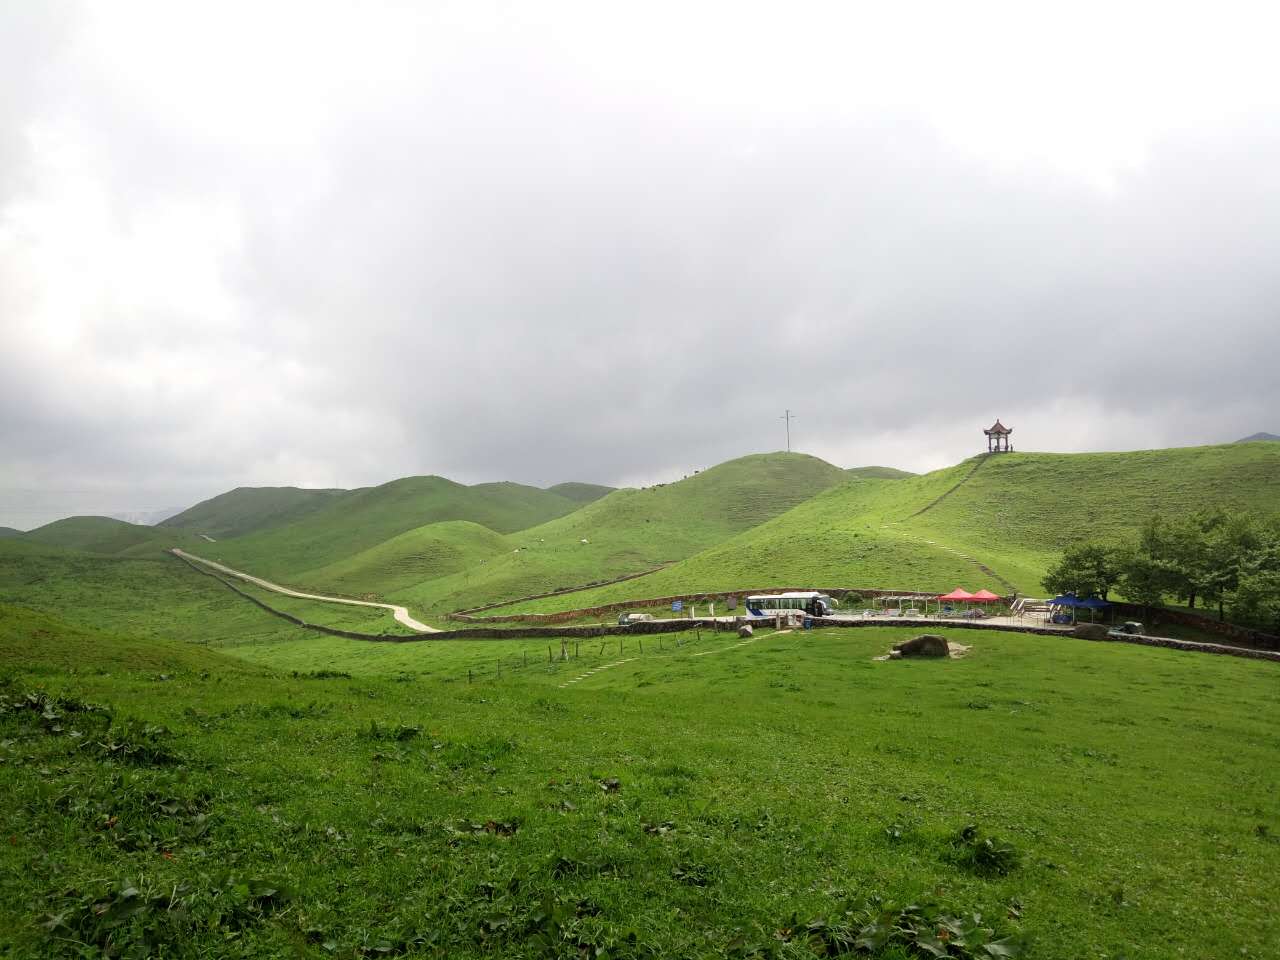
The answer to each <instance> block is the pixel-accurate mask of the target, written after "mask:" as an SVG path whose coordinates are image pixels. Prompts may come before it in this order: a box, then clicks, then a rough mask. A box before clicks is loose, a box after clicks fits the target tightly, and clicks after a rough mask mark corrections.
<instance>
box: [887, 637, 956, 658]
mask: <svg viewBox="0 0 1280 960" xmlns="http://www.w3.org/2000/svg"><path fill="white" fill-rule="evenodd" d="M893 649H894V650H897V651H898V653H899V654H900V655H901V656H903V657H945V656H947V655H948V653H949V651H948V649H947V640H946V638H945V637H940V636H938V635H937V634H936V633H922V634H920V636H918V637H912V638H911V639H910V640H903V641H902V642H901V643H895V644H894V645H893Z"/></svg>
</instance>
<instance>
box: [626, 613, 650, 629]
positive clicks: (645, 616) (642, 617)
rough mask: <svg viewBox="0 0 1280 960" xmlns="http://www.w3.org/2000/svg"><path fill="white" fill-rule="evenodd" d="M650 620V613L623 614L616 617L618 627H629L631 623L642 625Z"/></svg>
mask: <svg viewBox="0 0 1280 960" xmlns="http://www.w3.org/2000/svg"><path fill="white" fill-rule="evenodd" d="M652 619H653V614H652V613H624V614H622V616H620V617H618V626H620V627H629V626H631V624H633V623H644V622H645V621H646V620H652Z"/></svg>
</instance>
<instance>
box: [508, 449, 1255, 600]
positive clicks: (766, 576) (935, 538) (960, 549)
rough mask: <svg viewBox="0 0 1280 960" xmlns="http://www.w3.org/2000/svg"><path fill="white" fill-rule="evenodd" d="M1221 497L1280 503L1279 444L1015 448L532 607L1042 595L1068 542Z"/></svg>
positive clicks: (816, 501)
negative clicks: (1125, 449)
mask: <svg viewBox="0 0 1280 960" xmlns="http://www.w3.org/2000/svg"><path fill="white" fill-rule="evenodd" d="M1213 504H1221V505H1223V506H1231V507H1239V508H1245V509H1250V510H1255V511H1258V512H1262V513H1267V514H1273V513H1275V512H1277V510H1280V446H1277V447H1273V446H1270V445H1267V444H1252V445H1246V446H1239V445H1235V444H1226V445H1221V446H1215V447H1189V448H1177V449H1171V450H1145V451H1136V452H1132V453H1098V454H1041V453H1009V454H998V455H994V456H980V457H975V458H973V459H971V460H967V461H964V462H963V463H961V464H958V465H957V466H954V467H948V468H946V469H944V470H937V471H934V472H932V473H928V474H924V475H923V476H919V477H909V478H905V479H901V480H893V481H887V480H865V479H864V480H854V481H851V482H849V483H847V484H844V485H842V486H840V487H837V488H835V489H832V490H830V491H828V492H826V493H824V494H822V495H821V496H818V497H815V498H813V499H812V500H810V501H808V502H806V503H803V504H800V505H799V506H797V507H796V508H794V509H793V510H791V511H789V512H787V513H785V514H783V515H781V516H779V517H777V518H775V519H773V520H771V521H769V522H768V523H765V524H762V525H760V526H758V527H755V528H754V529H750V530H746V531H744V532H742V533H740V534H738V535H737V536H735V537H734V538H732V539H728V540H725V541H724V542H722V543H719V544H716V545H714V546H712V547H710V548H708V549H707V550H705V551H702V552H700V553H697V554H694V555H692V556H690V557H689V558H687V559H685V560H683V561H682V562H680V563H678V564H674V565H672V566H670V567H668V568H667V569H665V570H662V571H660V572H657V573H654V574H651V575H649V576H646V577H642V578H640V579H637V580H633V581H629V582H627V583H625V584H618V585H615V586H610V587H602V588H597V589H594V590H589V591H582V592H579V593H575V594H573V595H571V596H566V597H558V598H554V599H551V600H543V601H534V602H531V603H526V604H522V605H520V606H519V609H522V610H529V611H547V610H552V609H569V608H574V607H582V606H590V605H594V604H599V603H610V602H616V601H620V600H626V599H628V598H633V597H634V598H643V597H658V596H666V595H669V594H673V593H692V592H699V591H710V590H729V589H733V588H742V587H764V586H768V585H771V584H777V585H799V584H806V583H812V584H815V585H820V586H862V587H885V588H890V589H903V590H917V589H918V590H929V591H932V590H938V591H942V590H948V589H950V588H952V587H954V586H956V585H957V584H963V585H965V586H967V587H969V588H970V589H976V588H977V587H987V588H990V589H992V590H995V591H997V592H1008V591H1009V590H1012V589H1015V588H1016V589H1018V590H1019V591H1021V592H1023V593H1026V594H1030V595H1032V596H1036V595H1038V594H1039V592H1040V591H1041V590H1042V588H1041V586H1040V578H1041V577H1042V576H1043V575H1044V571H1045V569H1046V568H1047V566H1048V565H1049V563H1051V562H1052V561H1053V559H1054V558H1055V557H1056V556H1057V555H1058V554H1059V553H1060V552H1061V550H1062V548H1063V547H1065V546H1067V545H1068V544H1070V543H1073V542H1075V541H1077V540H1080V539H1084V538H1094V539H1097V538H1103V539H1105V538H1112V537H1119V536H1123V535H1126V534H1129V533H1132V532H1133V531H1134V530H1135V529H1136V528H1137V527H1138V526H1139V525H1140V524H1141V523H1142V521H1143V520H1145V519H1146V518H1147V517H1149V516H1150V515H1151V514H1152V513H1155V512H1163V513H1165V514H1170V515H1173V514H1179V513H1186V512H1190V511H1193V510H1196V509H1199V508H1201V507H1205V506H1209V505H1213ZM970 558H971V559H970ZM980 565H982V566H985V567H987V568H988V569H989V570H990V571H991V572H990V573H989V572H986V571H984V570H982V569H981V567H980Z"/></svg>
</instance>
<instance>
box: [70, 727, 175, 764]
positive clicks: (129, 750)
mask: <svg viewBox="0 0 1280 960" xmlns="http://www.w3.org/2000/svg"><path fill="white" fill-rule="evenodd" d="M172 737H173V734H172V733H171V732H170V731H169V729H168V728H167V727H163V726H160V725H159V724H152V723H147V722H145V721H143V720H134V719H130V720H126V721H125V722H124V724H122V725H119V726H115V727H112V728H111V729H110V730H108V731H107V733H106V734H105V735H104V736H103V738H102V739H100V740H94V741H91V742H90V743H88V744H86V745H85V746H86V747H88V748H90V749H91V750H93V751H94V752H95V753H97V755H98V756H99V757H101V758H102V759H104V760H113V761H115V762H117V763H128V764H134V765H138V766H142V765H148V766H157V767H159V766H169V765H172V764H178V763H181V762H182V760H183V757H182V755H181V754H179V753H177V752H176V751H174V750H173V749H172V748H171V747H170V746H169V741H170V740H171V739H172Z"/></svg>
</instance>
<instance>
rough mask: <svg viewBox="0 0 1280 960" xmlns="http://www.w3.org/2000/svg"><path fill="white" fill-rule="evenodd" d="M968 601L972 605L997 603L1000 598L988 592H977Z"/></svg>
mask: <svg viewBox="0 0 1280 960" xmlns="http://www.w3.org/2000/svg"><path fill="white" fill-rule="evenodd" d="M969 599H970V600H972V601H973V602H974V603H997V602H999V600H1000V599H1001V598H1000V597H998V596H997V595H996V594H994V593H992V592H991V591H990V590H979V591H978V592H977V593H975V594H974V595H973V596H972V597H970V598H969Z"/></svg>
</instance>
